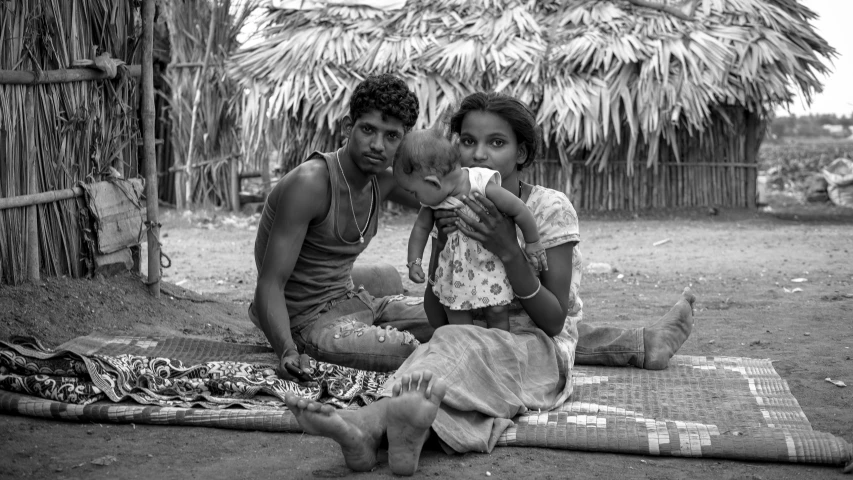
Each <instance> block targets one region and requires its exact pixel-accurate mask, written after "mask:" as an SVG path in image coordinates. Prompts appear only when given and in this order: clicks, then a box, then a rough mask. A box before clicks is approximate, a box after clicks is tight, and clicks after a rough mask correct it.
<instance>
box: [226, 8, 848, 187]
mask: <svg viewBox="0 0 853 480" xmlns="http://www.w3.org/2000/svg"><path fill="white" fill-rule="evenodd" d="M634 3H643V2H631V1H628V0H575V1H572V2H565V1H559V0H540V1H536V2H522V1H518V0H515V1H514V0H480V1H476V2H468V1H462V0H435V1H432V2H409V4H407V6H406V8H405V9H401V10H389V11H384V10H378V9H374V8H371V7H368V6H341V5H336V6H332V5H327V6H325V7H320V8H314V9H305V10H293V9H280V8H270V9H268V10H267V11H266V14H265V16H264V29H263V31H264V32H265V33H266V38H265V39H264V40H263V41H260V42H258V43H256V44H254V45H252V46H250V47H247V48H244V49H242V50H240V51H239V52H238V53H237V54H236V55H235V56H234V57H233V58H232V59H231V66H230V68H231V72H232V73H233V75H234V76H235V77H236V78H239V79H240V82H241V85H242V86H243V87H244V88H246V89H247V91H249V92H251V93H250V95H248V96H247V97H246V99H245V104H244V105H245V106H244V111H245V116H244V119H243V126H244V132H245V133H246V134H247V136H246V137H245V138H246V139H248V141H247V146H246V149H247V151H251V150H253V149H255V148H261V147H262V144H268V146H272V145H275V144H283V145H285V146H286V148H284V149H283V150H284V151H286V154H287V158H286V161H285V163H286V164H288V165H290V166H292V165H294V164H295V163H296V162H298V161H301V159H302V158H304V157H305V156H306V155H307V154H308V153H309V150H308V149H312V148H331V147H332V146H334V145H335V142H337V141H338V140H339V138H338V135H337V134H336V131H335V125H336V122H337V121H338V120H339V118H340V117H341V116H342V115H343V114H344V113H345V108H346V105H347V101H348V100H349V97H350V94H351V92H352V89H353V88H354V86H355V84H356V83H357V82H359V81H360V80H361V79H363V78H365V77H366V76H368V75H371V74H375V73H381V72H392V73H395V74H398V75H399V76H401V77H402V78H404V79H406V81H407V82H408V83H409V85H410V86H411V87H412V88H413V89H414V91H415V93H416V94H417V95H418V96H419V98H420V99H421V102H422V106H421V115H420V119H419V125H421V126H423V125H429V124H431V123H432V122H434V121H435V119H436V118H437V115H438V114H439V112H440V111H441V110H442V108H443V107H444V106H446V105H450V104H452V103H453V102H455V101H457V100H459V99H460V98H461V97H462V96H463V95H465V94H467V93H470V92H472V91H476V90H498V91H503V92H506V93H509V94H512V95H515V96H517V97H519V98H520V99H521V100H523V101H525V102H527V103H529V104H531V106H533V107H534V109H535V110H536V113H537V118H538V120H539V122H540V123H541V125H542V127H543V130H544V132H545V134H546V135H545V137H546V141H547V143H548V145H549V147H550V148H549V151H556V152H557V153H558V155H559V157H560V159H561V160H562V162H563V163H564V166H567V165H568V162H569V159H570V158H577V157H580V158H583V159H585V160H586V162H587V163H588V164H590V165H593V164H595V165H598V166H599V167H600V169H603V168H605V167H606V166H607V164H608V161H609V159H610V157H611V156H612V155H615V154H617V152H619V155H623V154H625V153H626V152H627V154H628V155H629V157H630V159H629V163H628V168H627V169H626V173H627V174H628V175H630V174H631V173H632V171H633V166H634V164H635V162H636V163H639V162H643V163H644V164H646V165H654V164H656V163H657V162H658V161H659V158H660V155H662V154H663V151H664V147H667V148H671V149H673V154H674V155H675V159H676V161H681V153H682V150H683V148H680V147H679V143H678V141H677V139H678V138H680V137H682V136H691V135H698V136H700V137H701V135H702V134H703V133H704V132H707V131H708V130H709V129H710V128H711V127H712V126H715V127H714V128H717V127H716V126H717V125H724V124H725V121H723V120H720V119H719V118H718V117H719V115H720V112H721V111H724V110H725V109H724V108H719V107H726V106H739V107H741V108H743V109H746V110H748V111H750V112H754V113H755V114H757V115H759V117H761V118H766V117H767V116H768V115H770V114H771V112H772V111H773V109H774V108H775V106H776V105H778V104H780V103H785V102H788V101H790V100H791V99H792V98H793V94H794V92H795V91H797V92H800V93H801V94H802V95H803V97H804V98H805V99H806V101H809V100H810V98H811V96H812V95H813V94H814V93H815V92H817V91H819V90H820V88H821V84H820V82H819V80H818V78H819V76H820V75H821V74H823V73H825V72H826V71H827V66H826V64H825V63H824V62H825V61H826V60H829V59H831V58H832V57H833V56H834V55H835V51H834V50H833V49H832V47H830V46H829V45H828V44H827V43H826V41H825V40H823V39H822V38H821V37H820V36H819V35H818V34H817V33H816V32H815V31H814V29H813V27H812V26H811V25H810V24H809V20H811V19H813V18H814V17H815V14H814V13H813V12H812V11H810V10H809V9H808V8H806V7H804V6H803V5H801V4H799V3H798V2H796V1H795V0H704V1H702V2H699V3H696V2H691V4H690V5H688V7H690V8H686V9H685V10H683V12H685V13H684V15H680V14H679V15H673V14H672V12H670V13H667V12H663V11H661V10H659V9H654V8H647V7H644V6H639V5H635V4H634ZM656 3H658V4H661V5H662V6H672V7H678V6H679V5H681V3H682V2H676V1H674V0H656ZM271 128H274V129H277V130H278V131H274V132H273V134H272V135H270V129H271ZM281 129H284V131H281ZM265 133H266V135H265ZM271 137H272V138H274V140H271ZM262 139H267V140H266V142H263V141H261V140H262Z"/></svg>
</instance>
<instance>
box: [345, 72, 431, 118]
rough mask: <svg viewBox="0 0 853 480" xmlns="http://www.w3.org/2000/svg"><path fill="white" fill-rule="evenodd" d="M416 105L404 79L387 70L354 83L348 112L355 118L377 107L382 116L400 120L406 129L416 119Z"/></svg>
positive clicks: (417, 106)
mask: <svg viewBox="0 0 853 480" xmlns="http://www.w3.org/2000/svg"><path fill="white" fill-rule="evenodd" d="M418 108H419V103H418V98H417V97H416V96H415V94H414V93H413V92H412V91H411V90H409V87H408V86H407V85H406V82H404V81H403V80H401V79H399V78H397V77H395V76H394V75H391V74H390V73H383V74H381V75H372V76H370V77H367V78H366V79H365V80H364V81H362V82H361V83H359V84H358V85H357V86H356V87H355V92H353V94H352V98H351V99H350V103H349V116H350V118H351V119H352V121H353V122H355V121H356V120H358V117H360V116H362V115H364V114H366V113H368V112H370V111H371V110H379V112H380V113H381V114H382V119H383V120H384V119H385V117H386V116H387V117H394V118H396V119H398V120H400V121H401V122H403V126H404V127H405V129H406V131H407V132H408V131H409V130H411V128H412V127H414V126H415V121H417V119H418Z"/></svg>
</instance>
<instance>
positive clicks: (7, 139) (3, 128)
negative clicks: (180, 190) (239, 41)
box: [0, 0, 140, 284]
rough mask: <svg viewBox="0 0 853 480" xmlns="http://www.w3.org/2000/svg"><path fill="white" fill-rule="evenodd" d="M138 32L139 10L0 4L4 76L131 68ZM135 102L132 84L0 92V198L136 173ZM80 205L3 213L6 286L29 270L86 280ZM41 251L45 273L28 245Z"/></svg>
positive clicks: (98, 4)
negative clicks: (112, 172)
mask: <svg viewBox="0 0 853 480" xmlns="http://www.w3.org/2000/svg"><path fill="white" fill-rule="evenodd" d="M139 26H140V22H139V15H138V12H137V11H136V10H135V9H134V7H133V2H120V1H108V0H101V1H96V0H6V1H3V2H0V70H15V71H33V70H36V71H41V70H63V69H68V68H70V67H71V63H72V62H73V61H74V60H81V59H92V58H93V57H94V56H95V55H98V54H101V53H104V52H108V53H110V54H111V55H112V57H113V58H118V59H122V60H124V61H125V62H126V63H127V64H138V63H139V62H138V61H134V56H135V48H136V45H137V40H136V39H137V38H139V33H138V32H137V31H136V30H135V29H136V28H138V27H139ZM138 98H139V97H138V95H137V85H136V82H134V81H133V80H132V79H128V78H126V77H125V78H122V79H118V80H114V81H88V82H73V83H53V84H39V85H9V84H0V197H15V196H20V195H26V194H35V193H41V192H49V191H54V190H62V189H67V188H71V187H73V186H75V185H76V184H77V183H78V182H83V181H87V182H92V181H98V180H102V179H103V178H104V177H105V175H106V174H108V173H109V168H110V167H112V168H114V169H116V170H117V171H119V172H121V173H122V174H124V176H125V177H136V176H138V175H137V172H138V171H139V163H138V158H139V153H138V149H139V146H138V142H139V140H140V135H139V127H138ZM78 201H79V200H78V199H71V200H63V201H60V202H55V203H46V204H42V205H38V206H36V207H34V208H35V209H36V217H37V229H35V234H33V233H32V231H31V232H30V233H27V232H28V229H27V221H26V215H27V213H26V208H9V209H2V210H0V284H3V283H11V284H17V283H20V282H22V281H24V280H25V278H26V273H27V271H28V269H29V268H30V267H33V268H38V270H39V271H41V272H44V273H45V274H47V275H49V276H58V275H69V276H72V277H79V276H82V275H85V274H86V273H87V263H86V260H87V259H88V258H91V257H90V256H89V255H88V254H87V250H86V249H87V247H86V245H85V244H84V243H85V242H84V240H83V238H84V233H85V232H84V231H83V230H82V229H81V227H80V218H79V215H78V212H79V209H78V204H77V202H78ZM29 242H38V243H39V245H40V247H41V248H40V258H38V259H37V263H38V265H33V263H34V262H31V261H30V260H28V259H27V255H26V253H25V252H26V245H27V244H28V243H29Z"/></svg>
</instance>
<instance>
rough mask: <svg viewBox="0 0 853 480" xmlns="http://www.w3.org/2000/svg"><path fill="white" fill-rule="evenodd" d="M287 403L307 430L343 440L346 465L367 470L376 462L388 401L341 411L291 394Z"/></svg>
mask: <svg viewBox="0 0 853 480" xmlns="http://www.w3.org/2000/svg"><path fill="white" fill-rule="evenodd" d="M285 403H286V404H287V408H289V409H290V411H291V412H293V414H294V415H295V416H296V420H297V421H298V422H299V425H300V426H301V427H302V429H303V430H305V433H308V434H311V435H320V436H323V437H327V438H331V439H332V440H334V441H336V442H338V444H340V446H341V452H343V454H344V461H345V462H346V464H347V467H349V468H350V469H352V470H355V471H358V472H367V471H370V470H372V469H373V467H375V466H376V452H377V450H379V442H380V440H381V439H382V435H383V434H384V433H385V416H386V415H385V407H384V404H385V403H387V402H386V401H377V402H374V403H371V404H370V405H368V406H366V407H364V408H360V409H358V410H341V411H338V410H337V409H335V408H334V407H332V406H331V405H324V404H322V403H319V402H315V401H313V400H308V399H305V398H301V397H297V396H295V395H290V394H287V395H286V396H285Z"/></svg>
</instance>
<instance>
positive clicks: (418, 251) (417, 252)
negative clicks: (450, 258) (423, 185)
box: [406, 206, 433, 283]
mask: <svg viewBox="0 0 853 480" xmlns="http://www.w3.org/2000/svg"><path fill="white" fill-rule="evenodd" d="M432 225H433V216H432V209H431V208H429V207H424V206H422V207H421V210H420V211H419V212H418V218H417V220H415V224H414V226H412V233H410V234H409V252H408V256H407V257H406V266H407V267H409V279H411V280H412V281H413V282H415V283H424V280H425V277H424V269H423V267H421V257H423V255H424V249H425V248H426V244H427V242H428V241H429V233H430V232H431V231H432Z"/></svg>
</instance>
